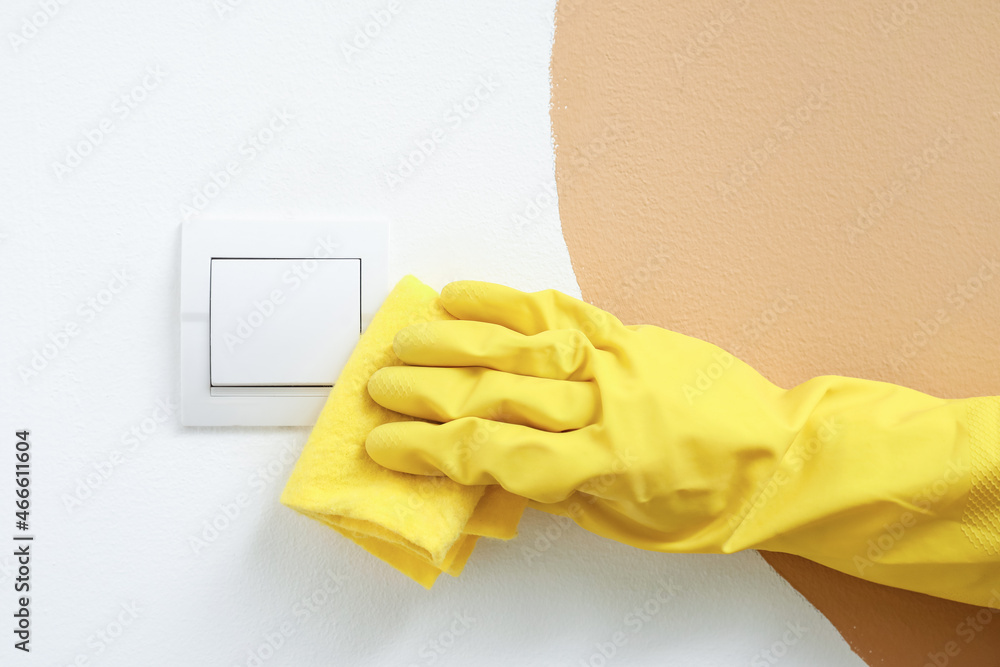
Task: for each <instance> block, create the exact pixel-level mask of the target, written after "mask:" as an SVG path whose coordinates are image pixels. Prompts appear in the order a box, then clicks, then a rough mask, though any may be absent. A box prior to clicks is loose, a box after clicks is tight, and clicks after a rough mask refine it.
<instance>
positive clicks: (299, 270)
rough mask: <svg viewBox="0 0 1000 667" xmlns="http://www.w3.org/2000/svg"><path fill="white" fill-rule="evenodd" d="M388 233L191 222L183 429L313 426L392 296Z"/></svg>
mask: <svg viewBox="0 0 1000 667" xmlns="http://www.w3.org/2000/svg"><path fill="white" fill-rule="evenodd" d="M387 264H388V225H387V224H386V223H385V222H384V221H380V220H359V221H356V222H353V221H352V222H337V223H330V222H323V223H318V222H206V221H197V222H189V223H186V224H185V225H184V227H183V231H182V243H181V421H182V423H184V424H185V425H188V426H235V425H247V426H300V425H311V424H313V423H315V421H316V418H317V417H318V416H319V412H320V410H321V409H322V407H323V403H324V402H325V401H326V397H327V395H328V394H329V393H330V388H331V386H332V385H333V384H334V382H335V381H336V378H337V376H338V375H339V374H340V371H341V369H342V368H343V365H344V363H345V362H346V361H347V358H348V356H349V355H350V353H351V351H352V350H353V349H354V346H355V345H356V344H357V342H358V337H359V336H360V333H361V331H363V330H364V328H365V327H367V326H368V323H369V322H370V321H371V318H372V316H373V315H374V314H375V311H376V310H377V309H378V307H379V305H381V303H382V301H383V300H384V299H385V297H386V295H387V294H388V292H389V286H388V276H387V271H388V267H387Z"/></svg>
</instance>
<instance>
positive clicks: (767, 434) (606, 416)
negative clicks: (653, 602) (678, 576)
mask: <svg viewBox="0 0 1000 667" xmlns="http://www.w3.org/2000/svg"><path fill="white" fill-rule="evenodd" d="M441 299H442V303H443V305H444V306H445V308H446V309H447V310H448V311H449V312H450V313H451V314H452V315H454V316H455V317H456V318H458V319H457V320H455V321H445V322H429V323H425V324H418V325H414V326H411V327H408V328H406V329H404V330H403V331H401V332H400V333H399V335H398V336H397V337H396V341H395V346H394V347H395V351H396V354H397V355H398V356H399V358H400V359H402V360H403V361H404V362H405V363H406V364H408V365H407V366H398V367H389V368H384V369H382V370H380V371H378V372H377V373H376V374H374V375H373V376H372V378H371V381H370V382H369V385H368V389H369V392H370V393H371V395H372V397H373V398H374V399H375V400H376V401H377V402H378V403H380V404H382V405H383V406H385V407H387V408H390V409H392V410H396V411H399V412H403V413H406V414H409V415H412V416H415V417H418V418H422V419H425V420H428V421H412V422H397V423H391V424H385V425H383V426H379V427H378V428H376V429H375V430H373V431H372V432H371V434H370V435H369V437H368V441H367V448H368V452H369V454H370V455H371V456H372V458H374V459H375V461H377V462H378V463H380V464H382V465H384V466H386V467H389V468H394V469H396V470H401V471H404V472H409V473H415V474H423V475H439V474H445V475H447V476H448V477H450V478H452V479H454V480H455V481H457V482H459V483H462V484H501V485H503V486H504V488H506V489H507V490H509V491H512V492H513V493H516V494H520V495H522V496H525V497H527V498H529V499H531V500H532V501H533V503H532V504H533V506H535V507H537V508H539V509H543V510H546V511H549V512H553V513H557V514H561V515H565V516H569V517H571V518H572V519H573V520H574V521H576V522H577V523H578V524H580V525H581V526H582V527H584V528H586V529H587V530H590V531H592V532H594V533H597V534H599V535H603V536H605V537H609V538H611V539H614V540H617V541H619V542H624V543H627V544H631V545H634V546H636V547H640V548H643V549H651V550H656V551H669V552H710V553H731V552H734V551H739V550H741V549H747V548H760V549H769V550H773V551H783V552H787V553H793V554H799V555H801V556H805V557H807V558H810V559H812V560H814V561H817V562H819V563H822V564H824V565H827V566H829V567H832V568H834V569H837V570H840V571H842V572H846V573H848V574H852V575H855V576H860V577H864V578H867V579H870V580H872V581H876V582H879V583H883V584H888V585H891V586H897V587H901V588H907V589H911V590H915V591H920V592H924V593H929V594H931V595H936V596H940V597H946V598H951V599H955V600H960V601H963V602H968V603H971V604H980V605H984V604H987V603H988V602H989V603H991V604H993V605H994V606H1000V398H970V399H963V400H946V399H940V398H935V397H932V396H928V395H926V394H922V393H920V392H917V391H913V390H910V389H906V388H904V387H899V386H895V385H891V384H886V383H882V382H874V381H868V380H859V379H852V378H845V377H832V376H828V377H817V378H814V379H812V380H809V381H807V382H804V383H803V384H801V385H799V386H797V387H794V388H793V389H791V390H784V389H782V388H780V387H777V386H775V385H774V384H772V383H771V382H769V381H768V380H767V379H765V378H764V377H763V376H761V375H760V374H759V373H757V372H756V371H755V370H754V369H752V368H750V367H749V366H748V365H746V364H745V363H743V362H742V361H740V360H739V359H736V358H734V357H733V356H732V355H730V354H729V353H727V352H725V351H724V350H722V349H720V348H718V347H716V346H714V345H711V344H709V343H706V342H704V341H700V340H697V339H694V338H690V337H688V336H684V335H682V334H678V333H675V332H672V331H668V330H665V329H661V328H658V327H653V326H625V325H623V324H622V323H621V322H619V321H618V320H617V319H615V318H614V317H613V316H612V315H610V314H608V313H606V312H604V311H602V310H600V309H597V308H595V307H593V306H590V305H588V304H586V303H584V302H582V301H579V300H577V299H573V298H571V297H568V296H566V295H564V294H561V293H559V292H555V291H552V290H549V291H545V292H536V293H532V294H527V293H523V292H519V291H516V290H513V289H510V288H507V287H503V286H500V285H493V284H490V283H480V282H459V283H452V284H451V285H448V286H447V287H445V289H444V290H443V292H442V294H441ZM432 422H441V423H432ZM994 594H996V595H994Z"/></svg>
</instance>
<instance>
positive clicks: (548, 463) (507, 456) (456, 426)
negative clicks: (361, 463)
mask: <svg viewBox="0 0 1000 667" xmlns="http://www.w3.org/2000/svg"><path fill="white" fill-rule="evenodd" d="M588 428H590V427H588ZM587 430H588V429H581V430H579V431H569V432H568V433H550V432H548V431H539V430H537V429H533V428H529V427H527V426H521V425H519V424H506V423H504V422H496V421H491V420H488V419H479V418H477V417H465V418H462V419H456V420H454V421H450V422H447V423H444V424H430V423H427V422H418V421H410V422H392V423H389V424H383V425H381V426H378V427H376V428H375V429H373V430H372V431H371V432H370V433H369V434H368V438H367V440H366V442H365V447H366V448H367V450H368V455H369V456H371V457H372V459H374V460H375V462H376V463H378V464H379V465H382V466H384V467H386V468H391V469H393V470H398V471H400V472H406V473H411V474H414V475H442V474H444V475H447V476H448V477H449V478H451V479H452V480H454V481H455V482H458V483H459V484H465V485H474V484H500V485H501V486H503V487H504V488H505V489H507V490H508V491H510V492H511V493H514V494H517V495H519V496H524V497H525V498H529V499H532V500H538V501H540V502H544V503H555V502H559V501H561V500H564V499H565V498H567V497H568V496H569V495H570V494H571V493H572V492H573V489H574V488H575V487H576V486H577V484H580V483H582V482H583V481H585V480H587V479H589V478H592V477H593V476H594V475H595V474H597V471H598V470H600V467H601V465H603V464H604V463H605V462H604V453H603V452H601V451H600V449H599V448H598V447H597V445H596V440H595V439H594V438H591V437H590V434H589V433H588V432H587Z"/></svg>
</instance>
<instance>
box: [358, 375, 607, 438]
mask: <svg viewBox="0 0 1000 667" xmlns="http://www.w3.org/2000/svg"><path fill="white" fill-rule="evenodd" d="M368 393H369V394H370V395H371V397H372V398H373V399H375V402H376V403H378V404H379V405H381V406H383V407H386V408H389V409H390V410H395V411H396V412H401V413H403V414H407V415H411V416H413V417H419V418H420V419H429V420H432V421H439V422H446V421H451V420H453V419H460V418H462V417H482V418H484V419H490V420H493V421H498V422H508V423H512V424H521V425H523V426H530V427H532V428H537V429H541V430H543V431H553V432H559V431H568V430H572V429H577V428H583V427H584V426H587V425H588V424H592V423H594V422H595V421H596V420H597V412H598V395H597V387H596V385H594V384H593V383H591V382H571V381H567V380H550V379H545V378H536V377H530V376H527V375H516V374H514V373H504V372H501V371H496V370H491V369H488V368H478V367H474V368H436V367H422V366H389V367H386V368H382V369H380V370H378V371H376V372H375V373H373V374H372V376H371V378H370V379H369V380H368Z"/></svg>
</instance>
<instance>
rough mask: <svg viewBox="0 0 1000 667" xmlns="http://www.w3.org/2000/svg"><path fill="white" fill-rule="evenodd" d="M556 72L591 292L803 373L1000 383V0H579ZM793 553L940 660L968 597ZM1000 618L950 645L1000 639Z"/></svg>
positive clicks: (965, 389) (919, 383)
mask: <svg viewBox="0 0 1000 667" xmlns="http://www.w3.org/2000/svg"><path fill="white" fill-rule="evenodd" d="M552 94H553V107H552V111H551V115H552V122H553V131H554V134H555V137H556V143H557V154H556V171H557V181H558V184H559V198H560V215H561V218H562V222H563V227H564V233H565V236H566V240H567V243H568V245H569V248H570V253H571V257H572V260H573V263H574V267H575V269H576V273H577V278H578V280H579V283H580V286H581V289H582V290H583V294H584V297H585V298H586V299H588V300H589V301H591V302H593V303H595V304H597V305H600V306H602V307H605V308H607V309H609V310H611V311H612V312H614V313H616V314H618V315H619V316H620V317H621V318H622V319H623V320H624V321H626V322H628V323H651V324H659V325H661V326H666V327H670V328H672V329H675V330H678V331H681V332H684V333H686V334H690V335H693V336H697V337H699V338H703V339H706V340H709V341H712V342H714V343H716V344H718V345H721V346H722V347H725V348H727V349H729V350H731V351H733V352H734V353H736V354H737V355H739V356H740V357H742V358H743V359H744V360H746V361H747V362H749V363H751V364H752V365H754V366H755V367H757V368H758V369H759V370H761V371H762V372H763V373H764V374H765V375H767V376H768V377H769V378H771V379H772V380H773V381H775V382H776V383H778V384H780V385H782V386H786V387H788V386H792V385H794V384H796V383H798V382H801V381H803V380H806V379H807V378H810V377H812V376H815V375H821V374H840V375H851V376H858V377H866V378H874V379H879V380H886V381H891V382H896V383H899V384H904V385H908V386H910V387H914V388H916V389H920V390H923V391H926V392H929V393H932V394H936V395H939V396H945V397H950V396H954V397H958V396H970V395H996V394H1000V5H998V4H997V3H996V2H995V0H993V1H990V2H987V1H971V0H970V1H964V2H955V3H942V2H936V3H931V2H929V1H926V0H889V1H886V0H879V1H876V2H864V3H862V2H849V3H830V2H819V1H818V0H800V1H796V2H792V1H790V0H788V1H784V2H769V3H764V2H757V1H752V0H731V1H728V2H726V1H716V0H711V1H709V2H699V3H684V2H680V1H679V0H666V1H660V2H640V1H638V0H628V1H624V2H616V3H600V2H596V1H593V0H592V1H587V0H562V2H560V4H559V9H558V13H557V25H556V40H555V45H554V48H553V59H552ZM772 562H773V563H775V564H776V567H778V569H779V570H780V571H782V572H783V573H785V574H786V576H788V577H789V578H790V579H791V580H793V582H794V583H795V584H796V586H797V587H799V588H800V590H802V591H803V592H805V593H806V595H807V596H809V597H810V599H812V600H813V601H814V602H815V603H816V604H817V606H819V607H820V608H821V609H823V610H824V611H825V612H826V613H827V615H828V616H829V617H830V618H831V620H834V622H835V623H837V624H838V626H839V627H840V629H841V631H842V632H844V633H845V636H848V639H849V640H852V643H853V644H854V645H855V646H856V648H859V649H861V650H859V653H861V654H862V657H866V658H868V659H871V660H875V658H876V657H879V652H881V654H883V655H881V657H882V658H884V659H886V660H888V661H887V662H882V663H878V664H920V663H919V662H913V661H914V660H918V659H921V658H922V656H923V655H924V653H926V651H924V649H925V648H926V647H930V648H927V650H934V647H936V646H937V645H938V643H941V644H943V643H944V642H946V641H948V640H950V639H953V637H951V635H953V634H954V627H955V624H956V623H957V622H958V621H960V620H961V614H963V613H965V611H967V610H966V609H965V608H963V607H962V606H960V605H948V604H944V603H941V604H938V603H937V601H934V600H930V599H929V598H928V599H926V600H925V599H923V598H921V599H920V601H919V603H918V602H916V601H915V600H916V598H914V597H908V595H910V594H899V595H896V592H895V591H889V592H888V593H887V592H886V591H884V590H880V591H878V592H877V593H875V592H873V591H874V587H873V586H871V585H866V584H863V583H862V582H856V581H855V580H852V579H850V578H848V577H844V576H842V575H834V574H833V573H829V571H825V570H823V569H822V568H818V566H817V567H812V566H810V565H803V564H802V563H801V562H797V561H796V560H795V559H774V560H773V561H772ZM844 587H846V588H844ZM834 589H836V590H834ZM886 590H888V589H886ZM824 591H825V593H824ZM844 591H847V594H846V596H845V593H844ZM824 595H825V597H824ZM876 600H877V603H876V602H875V601H876ZM927 600H930V602H928V601H927ZM914 606H916V607H919V609H920V611H917V612H914V613H916V616H907V614H908V613H909V612H905V611H902V609H903V608H904V607H906V608H910V607H914ZM859 614H860V615H861V616H859ZM865 614H868V616H867V617H865V618H867V619H868V620H866V621H865V622H866V623H867V622H868V621H869V620H870V622H871V623H875V624H876V625H875V628H876V630H877V631H876V632H875V633H869V632H868V628H867V627H866V628H865V629H864V630H863V631H861V632H863V633H864V634H865V636H866V637H867V636H868V635H869V634H871V635H873V636H874V637H875V639H874V640H870V639H864V640H863V641H862V640H861V639H858V636H859V635H858V633H859V630H858V629H857V628H855V629H854V630H851V629H850V628H849V627H847V626H848V625H851V624H853V625H855V626H856V625H857V623H856V622H852V620H851V619H854V620H855V621H856V620H857V619H859V618H861V617H862V616H864V615H865ZM879 618H886V619H889V620H886V621H885V622H884V623H885V625H884V627H883V628H878V623H879V621H878V619H879ZM913 627H920V628H922V629H921V631H920V632H917V633H914V632H912V628H913ZM993 630H997V632H995V633H994V632H992V630H991V631H989V632H987V633H984V634H983V635H981V636H978V637H977V639H978V641H977V642H975V643H973V644H970V645H969V646H963V649H964V651H965V652H964V653H963V654H962V655H961V656H960V657H957V658H953V659H952V661H951V663H950V664H982V663H977V662H975V661H974V656H975V655H989V651H997V652H1000V623H998V624H997V625H996V627H994V628H993ZM851 632H853V633H854V634H853V635H850V633H851ZM901 633H902V634H901ZM907 633H909V635H916V636H917V641H916V643H914V642H913V639H912V637H909V635H908V634H907ZM986 636H991V637H992V639H991V640H989V641H992V644H988V643H987V640H985V639H983V638H982V637H986ZM852 638H853V639H852ZM859 642H860V643H859ZM865 642H867V643H865ZM873 642H874V643H873ZM879 642H881V644H880V643H879ZM904 646H906V647H908V648H906V649H905V650H904V649H903V647H904ZM862 650H866V651H872V652H873V653H872V654H870V655H867V656H866V655H865V653H863V652H862ZM901 651H902V652H901ZM922 651H923V653H922ZM979 651H985V653H979ZM893 660H901V661H903V662H893ZM873 664H875V662H873Z"/></svg>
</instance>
